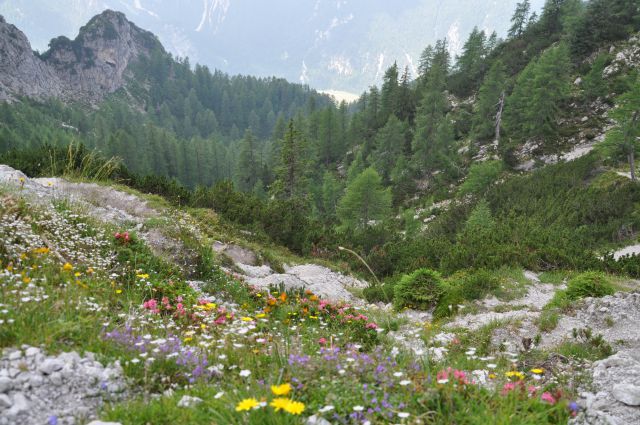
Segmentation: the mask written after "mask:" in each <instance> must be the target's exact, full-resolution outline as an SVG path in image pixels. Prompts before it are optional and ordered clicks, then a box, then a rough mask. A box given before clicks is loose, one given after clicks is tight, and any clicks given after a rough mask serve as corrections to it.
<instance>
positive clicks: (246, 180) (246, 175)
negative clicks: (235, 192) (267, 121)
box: [236, 129, 260, 192]
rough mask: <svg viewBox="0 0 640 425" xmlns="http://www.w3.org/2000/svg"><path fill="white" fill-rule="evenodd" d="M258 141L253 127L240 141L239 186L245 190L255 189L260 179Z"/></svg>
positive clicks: (237, 170) (237, 167)
mask: <svg viewBox="0 0 640 425" xmlns="http://www.w3.org/2000/svg"><path fill="white" fill-rule="evenodd" d="M257 150H258V149H257V141H256V138H255V136H254V135H253V132H252V131H251V129H247V130H246V131H245V133H244V138H243V139H242V141H241V142H240V154H239V156H238V164H237V166H236V172H237V181H238V187H239V189H240V190H242V191H244V192H251V191H253V189H254V187H255V185H256V182H257V181H258V177H259V176H258V170H259V166H260V164H259V163H258V154H257Z"/></svg>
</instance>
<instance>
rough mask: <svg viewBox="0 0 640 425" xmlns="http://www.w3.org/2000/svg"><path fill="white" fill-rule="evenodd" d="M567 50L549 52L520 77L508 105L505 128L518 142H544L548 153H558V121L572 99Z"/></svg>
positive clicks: (557, 48)
mask: <svg viewBox="0 0 640 425" xmlns="http://www.w3.org/2000/svg"><path fill="white" fill-rule="evenodd" d="M569 69H570V63H569V59H568V53H567V48H566V46H565V45H564V44H561V45H559V46H556V47H552V48H550V49H548V50H547V51H545V52H544V53H543V54H542V55H541V56H540V58H539V59H538V60H536V61H532V62H531V63H530V64H529V65H528V66H527V67H526V68H525V70H524V71H523V72H522V73H521V74H520V75H519V76H518V79H517V81H516V85H515V88H514V90H513V93H512V94H511V95H510V96H509V97H508V98H507V101H506V105H505V127H506V128H507V130H508V133H509V136H510V137H511V138H512V139H514V140H517V141H525V140H527V139H532V138H534V139H540V140H542V141H544V148H545V150H546V152H548V153H556V152H557V149H558V136H559V125H558V118H559V117H560V116H561V110H562V107H563V106H564V104H565V102H566V101H567V98H568V95H569Z"/></svg>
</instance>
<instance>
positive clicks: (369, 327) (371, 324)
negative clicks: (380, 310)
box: [365, 322, 378, 329]
mask: <svg viewBox="0 0 640 425" xmlns="http://www.w3.org/2000/svg"><path fill="white" fill-rule="evenodd" d="M365 327H366V328H367V329H378V325H376V324H375V323H374V322H369V323H367V325H366V326H365Z"/></svg>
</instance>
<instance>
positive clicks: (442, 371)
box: [436, 370, 449, 381]
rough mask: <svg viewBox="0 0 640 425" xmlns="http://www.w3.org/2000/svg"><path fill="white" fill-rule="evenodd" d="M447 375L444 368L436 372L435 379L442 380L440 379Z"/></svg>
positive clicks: (445, 377)
mask: <svg viewBox="0 0 640 425" xmlns="http://www.w3.org/2000/svg"><path fill="white" fill-rule="evenodd" d="M448 377H449V374H448V373H447V371H446V370H441V371H440V372H438V373H437V374H436V379H437V380H438V381H440V380H442V379H447V378H448Z"/></svg>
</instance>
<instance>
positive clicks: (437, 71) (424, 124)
mask: <svg viewBox="0 0 640 425" xmlns="http://www.w3.org/2000/svg"><path fill="white" fill-rule="evenodd" d="M445 77H446V70H445V69H444V68H443V67H442V65H441V63H437V62H435V61H434V63H433V64H432V67H431V69H430V70H429V72H428V74H427V79H428V80H427V86H426V87H425V94H424V97H423V99H422V103H421V104H420V107H419V108H418V111H417V113H416V129H415V136H414V138H413V144H412V147H413V162H414V164H415V166H416V167H417V168H418V169H423V171H432V170H434V169H435V167H437V166H438V165H440V164H441V162H440V161H439V160H440V159H442V155H441V153H442V152H440V151H439V150H440V149H441V148H443V146H441V145H440V143H442V142H449V141H445V140H444V139H443V136H444V134H445V133H446V134H447V135H449V134H450V132H449V131H448V125H447V123H446V113H447V108H448V101H447V98H446V95H445V93H444V90H445V88H446V85H445Z"/></svg>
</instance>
